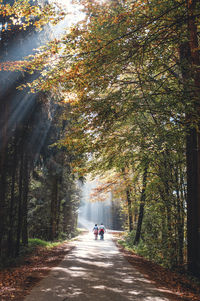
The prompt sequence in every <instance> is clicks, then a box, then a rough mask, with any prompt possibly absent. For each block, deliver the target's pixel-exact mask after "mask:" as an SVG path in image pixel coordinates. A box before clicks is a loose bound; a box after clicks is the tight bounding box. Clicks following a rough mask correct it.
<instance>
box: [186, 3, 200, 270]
mask: <svg viewBox="0 0 200 301" xmlns="http://www.w3.org/2000/svg"><path fill="white" fill-rule="evenodd" d="M197 2H198V1H196V0H187V9H188V35H189V47H190V61H191V72H192V73H191V74H192V78H193V80H194V90H195V91H194V93H193V99H194V110H195V111H196V112H197V118H198V120H195V121H197V124H195V123H194V120H192V124H191V125H190V128H189V130H188V133H187V145H186V149H187V151H186V156H187V187H188V191H187V240H188V241H187V243H188V269H189V271H190V272H192V273H193V274H198V275H200V125H199V124H200V122H199V118H200V99H199V97H200V70H199V66H200V55H199V43H198V33H197V25H196V24H197V17H196V16H195V9H196V4H197ZM191 117H192V116H191Z"/></svg>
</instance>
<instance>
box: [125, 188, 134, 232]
mask: <svg viewBox="0 0 200 301" xmlns="http://www.w3.org/2000/svg"><path fill="white" fill-rule="evenodd" d="M126 200H127V203H128V222H129V232H131V231H132V230H133V214H132V208H131V203H132V202H131V196H130V189H129V188H128V187H127V189H126Z"/></svg>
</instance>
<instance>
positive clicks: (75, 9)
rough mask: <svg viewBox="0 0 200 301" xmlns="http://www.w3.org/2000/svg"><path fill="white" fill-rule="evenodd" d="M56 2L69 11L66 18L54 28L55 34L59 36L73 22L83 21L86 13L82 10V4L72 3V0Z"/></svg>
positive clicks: (58, 0)
mask: <svg viewBox="0 0 200 301" xmlns="http://www.w3.org/2000/svg"><path fill="white" fill-rule="evenodd" d="M51 2H55V1H52V0H50V3H51ZM56 2H57V3H59V4H61V6H62V8H64V9H65V10H66V12H67V16H66V17H65V19H64V20H63V21H61V22H60V23H59V24H58V25H56V26H54V28H53V32H54V35H56V36H57V35H60V34H63V33H64V32H65V29H67V28H68V27H70V26H71V25H72V24H75V23H77V22H78V21H81V20H82V19H83V18H84V14H83V13H82V12H81V10H80V6H78V5H75V4H72V2H71V0H57V1H56Z"/></svg>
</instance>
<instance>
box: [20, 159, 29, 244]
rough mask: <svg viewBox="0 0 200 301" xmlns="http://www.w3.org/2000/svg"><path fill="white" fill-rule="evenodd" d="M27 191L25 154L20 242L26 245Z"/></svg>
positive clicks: (27, 169) (27, 167) (27, 170)
mask: <svg viewBox="0 0 200 301" xmlns="http://www.w3.org/2000/svg"><path fill="white" fill-rule="evenodd" d="M28 191H29V164H28V155H27V154H25V159H24V179H23V206H22V207H23V217H22V220H23V223H22V243H23V245H28V226H27V215H28V208H27V203H28Z"/></svg>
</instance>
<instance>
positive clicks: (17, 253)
mask: <svg viewBox="0 0 200 301" xmlns="http://www.w3.org/2000/svg"><path fill="white" fill-rule="evenodd" d="M21 144H22V145H23V141H21ZM20 152H21V158H20V170H19V194H18V220H17V241H16V249H15V256H18V255H19V250H20V239H21V232H22V193H23V172H24V170H23V169H24V153H23V146H22V147H21V149H20Z"/></svg>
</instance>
